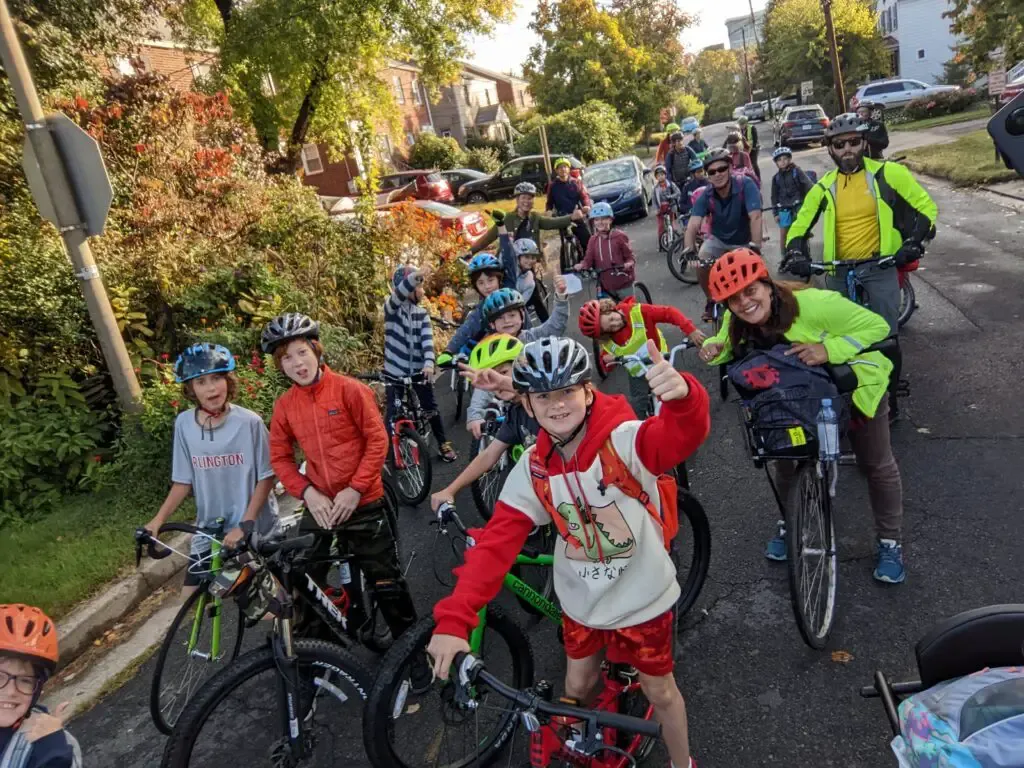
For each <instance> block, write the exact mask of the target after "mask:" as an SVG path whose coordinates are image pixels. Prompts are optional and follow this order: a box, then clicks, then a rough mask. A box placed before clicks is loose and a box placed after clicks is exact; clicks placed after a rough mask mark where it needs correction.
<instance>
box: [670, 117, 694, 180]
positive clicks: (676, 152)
mask: <svg viewBox="0 0 1024 768" xmlns="http://www.w3.org/2000/svg"><path fill="white" fill-rule="evenodd" d="M669 140H670V141H671V142H672V149H670V150H669V152H668V154H667V155H665V173H666V174H667V175H668V178H669V181H672V182H674V183H675V185H676V186H677V187H679V188H680V189H682V188H683V185H684V184H686V179H687V178H689V176H690V163H692V162H693V161H694V160H696V159H697V154H696V153H695V152H694V151H693V150H692V149H690V148H689V147H688V146H686V144H684V143H683V141H684V140H683V134H682V133H681V132H680V131H676V132H675V133H673V134H672V135H671V136H669Z"/></svg>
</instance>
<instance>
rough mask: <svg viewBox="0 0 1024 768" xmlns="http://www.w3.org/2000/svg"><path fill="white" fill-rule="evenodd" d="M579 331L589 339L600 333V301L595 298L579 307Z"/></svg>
mask: <svg viewBox="0 0 1024 768" xmlns="http://www.w3.org/2000/svg"><path fill="white" fill-rule="evenodd" d="M580 333H582V334H583V335H584V336H586V337H587V338H590V339H596V338H598V337H599V336H600V335H601V302H599V301H597V300H596V299H591V300H590V301H588V302H586V303H585V304H584V305H583V306H582V307H580Z"/></svg>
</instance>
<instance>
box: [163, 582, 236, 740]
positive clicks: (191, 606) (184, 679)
mask: <svg viewBox="0 0 1024 768" xmlns="http://www.w3.org/2000/svg"><path fill="white" fill-rule="evenodd" d="M204 595H205V596H206V597H207V598H209V597H210V595H209V593H208V592H207V591H206V585H205V584H204V585H201V586H200V587H199V588H198V589H196V590H195V592H193V593H192V594H191V595H189V596H188V598H187V599H186V600H185V602H184V603H182V606H181V608H180V609H178V612H177V614H175V616H174V619H173V620H172V621H171V626H170V627H168V629H167V634H166V635H165V636H164V639H163V641H162V642H161V643H160V651H159V653H158V654H157V659H156V667H155V668H154V669H153V679H152V681H151V682H150V686H149V714H150V716H151V717H152V718H153V725H155V726H156V728H157V730H158V731H160V732H161V733H164V734H168V735H169V734H170V733H171V731H172V730H173V729H174V725H175V723H176V722H177V720H178V717H179V716H180V715H181V713H182V712H183V711H184V709H185V708H186V707H187V706H188V702H189V700H190V699H191V698H192V696H193V695H194V693H195V691H196V690H199V689H200V688H201V687H202V683H204V682H205V681H206V680H208V679H209V678H211V677H213V675H214V674H216V672H217V671H219V670H220V669H221V668H223V666H226V664H225V665H223V666H222V665H220V664H211V670H212V674H208V675H201V676H200V677H198V678H192V677H191V676H190V675H189V674H187V673H186V674H182V673H178V674H175V675H172V678H173V682H176V683H178V688H179V690H180V688H181V685H182V684H186V685H188V684H189V683H191V682H195V683H196V687H195V688H191V687H190V689H189V692H188V693H187V695H186V698H185V700H184V701H183V702H182V703H181V706H180V707H179V708H177V711H176V712H175V710H174V709H173V708H172V709H171V710H169V713H168V714H165V712H164V710H165V708H166V706H167V702H164V706H161V693H162V692H163V683H164V682H165V681H164V679H163V678H164V672H165V671H166V670H167V662H168V659H169V657H170V655H171V652H172V650H178V651H179V652H181V651H182V650H183V649H182V648H180V647H178V646H179V643H178V642H177V641H176V640H175V637H176V635H177V634H178V629H179V628H180V627H181V625H182V622H183V621H184V620H185V619H186V617H189V618H190V617H191V616H193V615H194V612H195V604H196V602H197V601H198V600H199V598H200V597H201V596H204ZM232 607H233V608H234V611H237V614H238V616H237V618H236V622H237V624H236V626H237V627H238V634H237V635H236V637H235V641H234V644H233V647H232V648H231V649H230V658H228V656H227V655H226V654H222V658H227V664H230V663H231V662H232V661H234V660H235V658H237V656H238V651H239V650H240V649H241V647H242V636H243V635H244V634H245V617H244V616H243V615H242V607H241V606H240V605H239V604H238V601H237V600H230V601H228V603H226V604H225V603H221V611H222V613H221V628H222V638H221V639H223V627H224V623H225V618H226V616H227V612H228V611H229V610H231V609H232ZM201 626H206V627H208V628H209V629H210V631H212V627H213V619H212V618H211V617H207V616H206V610H205V609H204V611H203V617H202V619H201ZM186 627H187V628H188V627H191V624H188V625H186ZM202 632H203V630H202V629H200V636H202ZM188 633H189V634H188V635H186V642H187V638H188V637H189V635H190V634H191V629H188ZM193 660H194V659H190V660H189V661H190V662H191V661H193ZM203 661H204V663H208V660H203ZM189 668H191V664H189ZM172 706H173V705H172ZM170 712H173V713H174V714H173V717H172V716H171V715H170Z"/></svg>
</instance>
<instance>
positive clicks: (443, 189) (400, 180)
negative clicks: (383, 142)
mask: <svg viewBox="0 0 1024 768" xmlns="http://www.w3.org/2000/svg"><path fill="white" fill-rule="evenodd" d="M379 191H380V192H381V193H389V194H388V202H390V203H393V202H399V201H401V200H437V201H440V202H442V203H450V202H452V201H453V200H454V199H455V196H454V195H452V188H451V186H450V185H449V184H448V182H447V181H445V179H444V177H443V176H442V175H441V174H440V173H438V172H437V171H402V172H401V173H390V174H388V175H387V176H381V178H380V189H379Z"/></svg>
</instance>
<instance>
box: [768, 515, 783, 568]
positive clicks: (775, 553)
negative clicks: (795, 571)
mask: <svg viewBox="0 0 1024 768" xmlns="http://www.w3.org/2000/svg"><path fill="white" fill-rule="evenodd" d="M786 552H787V550H786V521H785V520H779V532H778V533H776V534H775V535H774V536H773V537H772V538H770V539H769V540H768V545H767V546H766V547H765V548H764V556H765V557H767V558H768V559H769V560H774V561H775V562H777V563H784V562H786Z"/></svg>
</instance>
